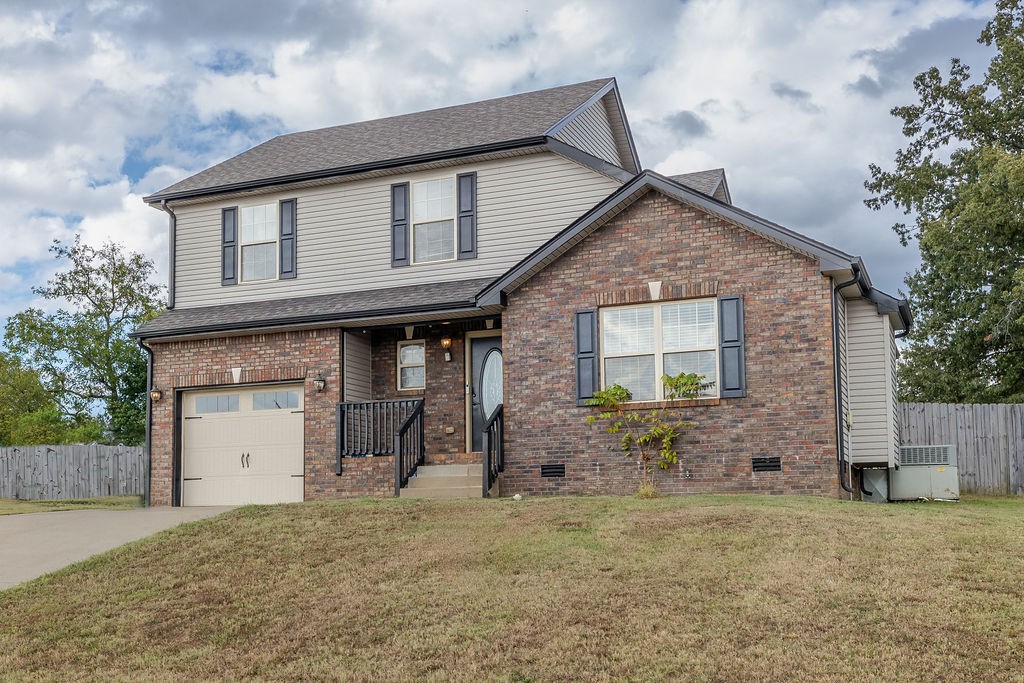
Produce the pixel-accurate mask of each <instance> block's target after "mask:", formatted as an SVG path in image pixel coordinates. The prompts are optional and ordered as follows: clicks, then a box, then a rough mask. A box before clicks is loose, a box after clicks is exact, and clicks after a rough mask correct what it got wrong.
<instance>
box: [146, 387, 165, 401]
mask: <svg viewBox="0 0 1024 683" xmlns="http://www.w3.org/2000/svg"><path fill="white" fill-rule="evenodd" d="M163 397H164V392H162V391H160V390H159V389H150V390H149V400H151V401H152V402H153V403H156V402H157V401H159V400H160V399H162V398H163Z"/></svg>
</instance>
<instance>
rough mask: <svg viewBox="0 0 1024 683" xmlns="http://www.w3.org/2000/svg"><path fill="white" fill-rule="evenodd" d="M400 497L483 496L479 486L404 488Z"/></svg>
mask: <svg viewBox="0 0 1024 683" xmlns="http://www.w3.org/2000/svg"><path fill="white" fill-rule="evenodd" d="M400 497H401V498H483V493H481V491H480V486H479V485H477V486H444V487H426V488H409V487H407V488H404V489H402V492H401V495H400Z"/></svg>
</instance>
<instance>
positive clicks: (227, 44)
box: [0, 0, 993, 320]
mask: <svg viewBox="0 0 1024 683" xmlns="http://www.w3.org/2000/svg"><path fill="white" fill-rule="evenodd" d="M992 11H993V9H992V6H991V3H988V2H984V3H980V4H979V3H974V2H960V1H956V0H921V1H919V2H910V1H906V0H879V1H872V0H866V1H851V2H830V1H810V0H808V1H806V2H790V1H785V2H783V1H782V0H778V1H775V0H769V1H767V2H766V1H765V0H691V1H688V2H679V1H670V0H632V1H628V2H626V1H613V0H576V1H572V0H566V1H563V0H542V1H538V2H533V1H527V2H519V1H516V0H503V1H501V2H493V3H489V2H482V1H481V0H445V1H444V2H440V1H438V2H426V1H423V0H395V1H381V2H371V1H360V2H341V1H337V2H331V1H330V0H291V1H289V2H273V3H271V2H267V3H261V2H253V1H252V0H212V1H211V0H168V1H166V2H159V1H157V0H136V1H125V2H118V1H116V0H95V1H93V2H46V1H45V0H24V1H23V0H4V2H3V3H2V5H0V244H2V245H3V246H2V248H0V320H2V319H3V318H4V317H5V316H7V315H10V314H11V313H13V312H16V311H18V310H21V309H23V308H25V307H26V306H28V305H31V304H32V303H33V295H32V293H31V287H32V285H34V284H39V283H41V282H43V281H45V279H46V278H47V277H48V276H49V275H50V274H52V272H53V270H54V263H53V261H52V259H51V258H50V255H49V254H48V252H47V248H48V246H49V244H50V243H51V242H52V241H53V240H54V239H61V240H69V239H71V238H72V237H73V235H74V234H76V233H78V234H81V235H82V236H83V239H85V240H86V241H88V242H90V243H94V244H100V243H102V242H103V241H105V240H108V239H113V240H117V241H119V242H122V243H124V244H126V245H127V246H128V247H130V248H131V249H133V250H137V251H142V252H144V253H146V254H147V255H148V256H150V257H152V258H153V259H154V260H155V261H156V262H157V264H158V267H159V268H160V270H161V277H166V274H165V264H166V250H167V241H166V217H165V215H164V214H162V213H160V212H158V211H156V210H154V209H151V208H148V207H146V206H145V205H144V204H143V203H142V200H141V197H142V196H143V195H146V194H149V193H152V192H154V191H156V190H158V189H160V188H162V187H164V186H166V185H169V184H170V183H172V182H175V181H177V180H179V179H181V178H183V177H185V176H187V175H189V174H191V173H194V172H196V171H199V170H201V169H203V168H205V167H207V166H210V165H212V164H214V163H216V162H219V161H221V160H223V159H225V158H228V157H230V156H232V155H234V154H237V153H239V152H241V151H243V150H245V149H247V148H249V147H251V146H253V145H255V144H257V143H259V142H262V141H263V140H266V139H268V138H270V137H273V136H274V135H277V134H280V133H285V132H291V131H296V130H304V129H310V128H317V127H322V126H330V125H337V124H341V123H349V122H353V121H360V120H366V119H370V118H377V117H381V116H389V115H393V114H400V113H406V112H411V111H418V110H422V109H430V108H434V107H439V106H446V105H450V104H458V103H462V102H467V101H473V100H478V99H484V98H488V97H497V96H501V95H506V94H511V93H516V92H524V91H528V90H535V89H539V88H545V87H549V86H554V85H561V84H565V83H572V82H577V81H583V80H589V79H593V78H600V77H605V76H615V77H617V78H618V82H619V87H620V90H621V93H622V96H623V98H624V101H625V106H626V112H627V116H628V117H629V121H630V124H631V126H632V130H633V135H634V137H635V139H636V143H637V145H638V147H639V152H640V160H641V162H642V164H643V165H644V166H645V167H646V168H651V169H654V170H657V171H660V172H663V173H679V172H686V171H695V170H700V169H705V168H714V167H719V166H724V167H725V168H726V170H727V173H728V179H729V185H730V189H731V191H732V195H733V200H734V202H735V203H736V204H738V205H739V206H742V207H743V208H746V209H748V210H751V211H753V212H755V213H758V214H760V215H762V216H765V217H767V218H770V219H772V220H774V221H776V222H779V223H782V224H783V225H786V226H788V227H790V228H793V229H795V230H798V231H801V232H803V233H805V234H808V235H810V236H813V237H815V238H818V239H820V240H822V241H825V242H828V243H830V244H833V245H834V246H837V247H840V248H842V249H844V250H846V251H849V252H852V253H854V254H859V255H862V256H863V257H864V258H865V259H866V261H867V264H868V267H869V269H870V271H871V274H872V277H873V279H874V281H875V283H876V285H877V286H881V287H883V288H886V289H888V290H890V291H893V292H895V291H896V290H897V289H899V287H900V286H901V284H902V280H903V277H904V275H905V273H906V272H907V271H908V270H910V269H912V268H913V267H914V266H915V265H916V263H917V256H916V252H915V251H914V250H913V249H905V248H903V247H901V246H900V245H899V242H898V240H897V239H896V236H895V235H894V234H893V233H892V231H891V229H890V227H889V226H890V225H891V223H892V222H893V220H894V218H895V216H894V215H893V214H891V213H890V214H885V213H875V212H872V211H870V210H869V209H867V208H865V207H864V205H863V203H862V200H863V199H864V198H865V196H866V195H865V190H864V188H863V182H864V180H865V178H866V177H867V166H868V164H869V163H870V162H873V161H874V162H880V163H882V164H883V165H890V163H891V160H892V158H893V153H894V152H895V150H896V149H897V148H898V147H899V146H900V145H901V144H902V138H901V136H900V129H899V125H898V122H897V121H896V120H895V119H893V118H892V117H891V116H890V115H889V113H888V112H889V110H890V109H891V108H892V107H893V106H895V105H900V104H908V103H911V102H913V101H915V98H914V93H913V88H912V85H911V83H912V80H913V77H914V75H915V74H917V73H918V72H920V71H922V70H924V69H925V68H927V67H929V66H931V65H939V66H941V67H943V68H944V67H945V65H947V64H948V61H949V58H950V57H951V56H960V57H961V58H963V59H964V60H965V61H966V62H967V63H968V64H972V65H974V67H975V73H976V74H978V75H980V74H981V73H982V71H983V69H984V66H985V65H986V64H987V62H988V59H989V56H990V55H989V54H988V53H987V51H986V48H984V47H983V46H979V45H978V44H977V43H976V39H977V36H978V34H979V32H980V30H981V28H982V26H983V25H984V23H985V21H986V19H987V17H988V16H989V15H991V13H992Z"/></svg>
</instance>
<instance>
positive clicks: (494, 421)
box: [483, 403, 505, 498]
mask: <svg viewBox="0 0 1024 683" xmlns="http://www.w3.org/2000/svg"><path fill="white" fill-rule="evenodd" d="M483 437H484V443H483V446H484V480H483V486H484V498H487V497H488V496H489V495H490V491H491V487H492V486H494V482H496V481H498V475H499V474H501V473H502V472H504V471H505V406H504V405H503V404H501V403H499V404H498V407H497V408H495V410H494V413H492V414H491V417H490V418H489V419H488V420H487V422H485V423H484V427H483Z"/></svg>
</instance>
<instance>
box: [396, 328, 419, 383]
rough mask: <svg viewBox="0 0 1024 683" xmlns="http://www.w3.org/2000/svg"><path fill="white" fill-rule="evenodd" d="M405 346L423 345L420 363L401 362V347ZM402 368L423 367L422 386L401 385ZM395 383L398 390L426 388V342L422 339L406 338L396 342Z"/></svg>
mask: <svg viewBox="0 0 1024 683" xmlns="http://www.w3.org/2000/svg"><path fill="white" fill-rule="evenodd" d="M405 346H422V347H423V362H422V363H405V364H403V363H402V348H403V347H405ZM404 368H423V386H422V387H403V386H402V370H403V369H404ZM395 385H396V386H397V387H398V390H399V391H424V390H425V389H426V388H427V342H426V340H424V339H406V340H403V341H400V342H398V346H397V347H396V348H395Z"/></svg>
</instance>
